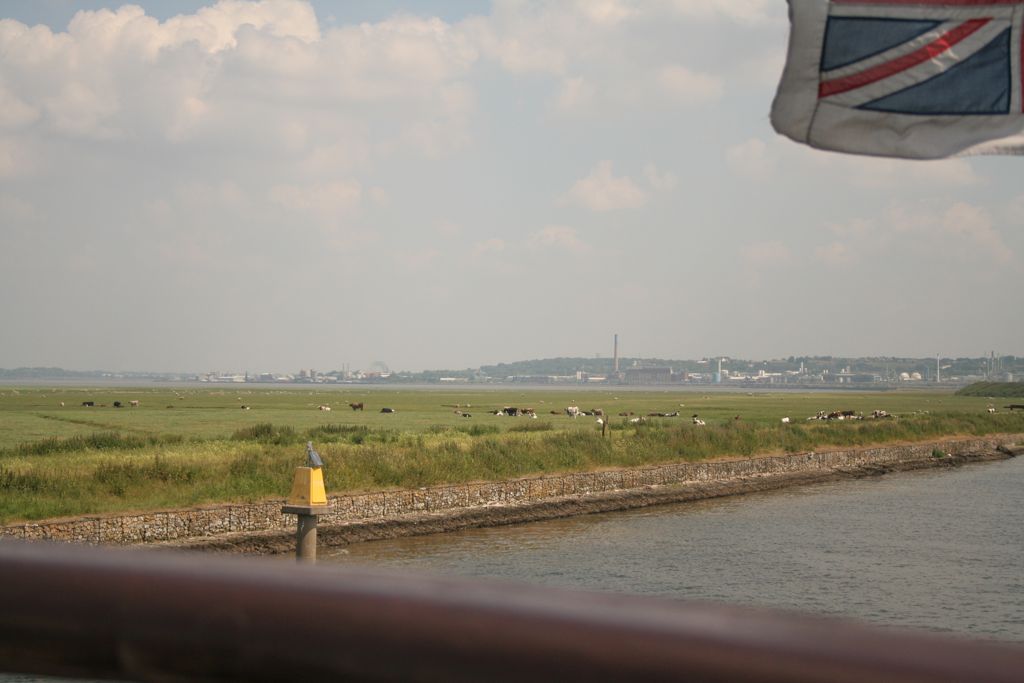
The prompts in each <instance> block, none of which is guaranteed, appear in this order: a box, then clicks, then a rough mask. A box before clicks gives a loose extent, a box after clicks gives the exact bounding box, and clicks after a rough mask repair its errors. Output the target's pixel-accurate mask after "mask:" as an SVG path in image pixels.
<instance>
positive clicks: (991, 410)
mask: <svg viewBox="0 0 1024 683" xmlns="http://www.w3.org/2000/svg"><path fill="white" fill-rule="evenodd" d="M988 412H990V413H994V412H996V409H995V408H989V409H988Z"/></svg>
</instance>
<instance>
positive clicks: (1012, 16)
mask: <svg viewBox="0 0 1024 683" xmlns="http://www.w3.org/2000/svg"><path fill="white" fill-rule="evenodd" d="M789 6H790V21H791V23H792V31H791V34H790V45H789V53H788V56H787V60H786V68H785V71H784V72H783V76H782V81H781V82H780V84H779V91H778V94H777V95H776V98H775V102H774V104H773V106H772V124H773V125H774V126H775V129H776V130H777V131H779V132H780V133H782V134H784V135H786V136H788V137H790V138H792V139H794V140H797V141H798V142H803V143H806V144H809V145H811V146H814V147H819V148H822V149H830V150H835V151H843V152H853V153H859V154H875V155H882V156H899V157H910V158H922V159H927V158H940V157H946V156H951V155H954V154H965V153H974V154H986V153H988V154H993V153H1004V154H1021V153H1024V100H1022V96H1021V92H1022V78H1024V53H1022V50H1021V39H1022V36H1024V2H1021V1H1020V0H831V1H830V2H827V1H825V0H789Z"/></svg>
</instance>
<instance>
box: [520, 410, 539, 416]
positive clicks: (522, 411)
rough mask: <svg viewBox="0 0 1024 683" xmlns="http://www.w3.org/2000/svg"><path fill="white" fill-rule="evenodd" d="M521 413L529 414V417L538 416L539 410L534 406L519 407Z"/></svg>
mask: <svg viewBox="0 0 1024 683" xmlns="http://www.w3.org/2000/svg"><path fill="white" fill-rule="evenodd" d="M519 414H520V415H527V416H529V417H537V411H536V410H534V409H533V408H520V409H519Z"/></svg>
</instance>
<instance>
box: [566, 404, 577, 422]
mask: <svg viewBox="0 0 1024 683" xmlns="http://www.w3.org/2000/svg"><path fill="white" fill-rule="evenodd" d="M565 414H566V415H568V416H569V417H571V418H573V419H574V420H575V419H576V418H577V417H579V416H580V408H579V406H569V407H568V408H566V409H565Z"/></svg>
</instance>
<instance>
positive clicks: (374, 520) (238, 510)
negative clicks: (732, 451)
mask: <svg viewBox="0 0 1024 683" xmlns="http://www.w3.org/2000/svg"><path fill="white" fill-rule="evenodd" d="M1022 446H1024V434H1000V435H991V436H988V437H961V438H949V439H941V440H936V441H927V442H918V443H910V444H908V443H899V444H895V443H894V444H888V445H884V446H875V447H860V448H849V449H842V450H833V451H823V452H809V453H806V452H805V453H797V454H791V455H766V456H754V457H751V458H724V459H718V460H707V461H698V462H677V463H668V464H663V465H655V466H643V467H637V468H622V469H612V470H603V471H592V472H576V473H564V474H554V475H543V476H534V477H527V478H521V479H512V480H507V481H497V482H473V483H466V484H451V485H442V486H435V487H430V488H422V489H414V490H409V489H404V490H388V491H373V492H367V493H356V494H349V495H332V496H329V497H328V500H329V503H330V509H329V511H328V512H327V513H325V514H324V515H322V516H321V517H320V521H319V525H318V530H317V533H318V542H319V545H320V546H321V547H324V548H332V547H341V546H345V545H349V544H352V543H359V542H364V541H370V540H382V539H389V538H398V537H402V536H414V535H427V534H434V533H444V532H448V531H457V530H461V529H469V528H475V527H484V526H504V525H510V524H522V523H527V522H534V521H541V520H546V519H556V518H560V517H570V516H577V515H584V514H594V513H601V512H613V511H620V510H630V509H636V508H641V507H648V506H652V505H664V504H670V503H681V502H687V501H695V500H703V499H707V498H716V497H722V496H731V495H741V494H744V493H753V492H758V491H766V490H773V489H780V488H784V487H788V486H798V485H801V484H811V483H821V482H826V481H834V480H838V479H846V478H857V477H865V476H872V475H880V474H886V473H889V472H897V471H906V470H914V469H926V468H935V467H956V466H960V465H964V464H968V463H975V462H988V461H994V460H1004V459H1007V458H1011V457H1014V456H1015V455H1024V447H1022ZM937 452H941V453H942V457H936V455H935V454H936V453H937ZM283 504H284V501H283V500H270V501H262V502H258V503H252V504H229V505H211V506H202V507H196V508H188V509H180V510H162V511H151V512H145V513H134V514H120V515H117V514H114V515H90V516H85V517H77V518H66V519H56V520H43V521H39V522H26V523H20V524H12V525H7V526H3V527H0V542H2V540H3V539H4V538H18V539H25V540H47V541H58V542H71V543H84V544H90V545H125V546H147V547H155V548H177V549H185V550H198V551H210V552H228V553H246V554H277V553H286V552H292V551H294V547H295V540H294V536H295V518H294V516H291V515H284V514H282V512H281V507H282V505H283Z"/></svg>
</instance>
